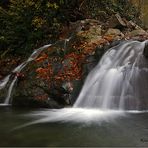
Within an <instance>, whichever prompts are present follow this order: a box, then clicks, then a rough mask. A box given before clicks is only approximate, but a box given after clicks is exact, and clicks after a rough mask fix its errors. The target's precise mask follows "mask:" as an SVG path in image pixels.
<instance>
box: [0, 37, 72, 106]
mask: <svg viewBox="0 0 148 148" xmlns="http://www.w3.org/2000/svg"><path fill="white" fill-rule="evenodd" d="M71 39H72V36H70V37H69V38H67V39H64V40H62V41H61V42H62V43H63V48H64V49H65V50H66V48H67V43H68V42H69V41H70V40H71ZM61 42H59V41H57V42H56V43H54V44H48V45H44V46H42V47H40V48H38V49H35V50H34V52H33V53H32V54H31V55H30V57H29V58H28V59H27V60H26V61H24V62H23V63H22V64H20V65H19V66H17V67H16V68H15V69H14V70H12V74H9V75H8V76H6V77H5V78H4V79H3V80H1V81H0V90H2V89H4V88H5V87H6V85H7V84H8V82H9V81H10V78H11V76H12V75H13V74H16V73H19V72H21V71H22V69H23V68H24V67H26V66H27V64H28V63H29V62H31V61H33V60H34V59H36V58H37V57H38V56H39V54H40V53H41V52H42V51H43V50H45V49H47V48H49V47H51V46H53V45H58V44H60V43H61ZM17 79H18V78H17V76H14V78H13V80H12V81H11V83H10V85H9V88H8V93H7V96H6V98H5V100H4V103H1V104H0V105H10V98H11V97H12V96H11V94H12V90H13V87H14V85H15V83H16V81H17Z"/></svg>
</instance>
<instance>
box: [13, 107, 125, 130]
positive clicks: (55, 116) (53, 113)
mask: <svg viewBox="0 0 148 148" xmlns="http://www.w3.org/2000/svg"><path fill="white" fill-rule="evenodd" d="M25 116H27V117H31V118H32V117H33V118H35V120H34V121H32V122H28V123H26V124H23V125H20V126H18V127H16V128H14V129H13V130H18V129H21V128H24V127H27V126H31V125H34V124H40V123H52V122H62V123H66V122H71V123H85V125H90V124H94V123H97V124H102V122H104V121H105V122H110V121H113V120H114V119H115V118H117V117H119V116H125V114H124V112H123V111H117V110H106V111H103V110H99V109H84V108H63V109H48V110H44V111H34V112H32V113H30V114H27V115H25Z"/></svg>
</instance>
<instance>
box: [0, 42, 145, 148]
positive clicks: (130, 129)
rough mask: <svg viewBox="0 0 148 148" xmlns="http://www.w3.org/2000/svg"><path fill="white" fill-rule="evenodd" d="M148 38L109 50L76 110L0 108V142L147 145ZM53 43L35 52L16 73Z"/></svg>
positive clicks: (2, 85) (1, 84) (1, 85)
mask: <svg viewBox="0 0 148 148" xmlns="http://www.w3.org/2000/svg"><path fill="white" fill-rule="evenodd" d="M146 42H147V41H145V42H138V41H126V42H123V43H121V44H120V45H117V46H115V47H113V48H111V49H109V50H108V51H107V52H106V53H105V54H104V56H103V57H102V58H101V60H100V62H99V63H98V64H97V65H96V67H95V68H94V69H93V70H92V71H91V72H90V73H89V75H88V77H87V79H86V81H85V83H84V85H83V88H82V90H81V92H80V94H79V97H78V98H77V100H76V102H75V104H74V106H73V107H72V108H63V109H37V110H31V111H29V110H28V109H27V110H25V111H24V110H20V109H19V110H13V108H11V107H2V106H1V107H0V119H1V121H3V122H1V123H0V132H1V136H0V146H47V147H48V146H84V147H86V146H90V147H92V146H114V147H115V146H116V147H119V146H133V147H135V146H139V147H142V146H148V137H147V129H148V126H147V125H148V124H147V123H148V110H147V109H148V101H147V100H148V99H147V97H148V91H147V90H148V61H147V60H146V59H145V58H144V56H143V49H144V47H145V43H146ZM66 45H67V40H65V42H64V47H65V48H66ZM49 46H51V45H46V46H43V47H41V48H39V49H37V50H35V51H34V52H33V54H32V55H31V56H30V57H29V58H28V60H26V61H25V62H24V63H22V64H21V65H19V66H18V67H17V68H15V69H14V70H13V72H14V73H15V72H20V71H21V70H22V69H23V68H24V67H25V66H27V64H28V63H29V62H30V61H32V60H33V59H35V58H37V57H38V55H39V54H40V53H41V51H43V50H44V49H46V48H48V47H49ZM10 80H11V74H10V75H8V76H7V77H5V78H4V79H3V80H2V81H1V82H0V90H1V89H4V88H5V87H6V85H7V83H8V82H9V81H10ZM16 81H17V77H16V76H15V77H14V78H13V79H12V80H11V83H10V85H9V88H8V93H7V96H6V99H5V103H4V104H9V103H10V102H11V100H10V98H12V90H13V89H14V87H15V83H16ZM4 104H1V105H4Z"/></svg>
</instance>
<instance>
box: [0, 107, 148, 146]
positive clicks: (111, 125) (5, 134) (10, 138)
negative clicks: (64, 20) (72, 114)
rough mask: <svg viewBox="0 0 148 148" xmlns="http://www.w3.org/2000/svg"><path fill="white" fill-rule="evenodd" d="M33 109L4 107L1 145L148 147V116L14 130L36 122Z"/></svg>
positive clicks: (0, 111) (129, 115)
mask: <svg viewBox="0 0 148 148" xmlns="http://www.w3.org/2000/svg"><path fill="white" fill-rule="evenodd" d="M30 112H32V110H29V109H25V110H24V109H12V108H11V107H0V146H90V147H92V146H118V147H119V146H133V147H134V146H139V147H142V146H148V113H127V115H126V116H119V117H118V118H116V119H114V120H111V121H110V122H106V121H104V122H102V123H101V124H97V123H91V124H87V123H73V122H52V123H49V122H47V123H38V124H34V125H30V126H27V127H24V128H20V129H17V130H12V129H14V128H15V127H18V126H20V125H22V124H25V123H27V122H30V121H33V120H34V118H33V117H31V116H29V117H28V116H24V114H28V113H30Z"/></svg>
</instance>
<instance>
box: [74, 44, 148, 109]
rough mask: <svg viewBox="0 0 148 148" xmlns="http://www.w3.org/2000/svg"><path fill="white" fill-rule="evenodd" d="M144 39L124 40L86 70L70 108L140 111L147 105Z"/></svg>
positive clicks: (147, 82) (147, 75)
mask: <svg viewBox="0 0 148 148" xmlns="http://www.w3.org/2000/svg"><path fill="white" fill-rule="evenodd" d="M144 47H145V42H138V41H128V42H124V43H122V44H121V45H118V46H116V47H113V48H111V49H109V50H108V51H107V52H106V53H105V54H104V56H103V57H102V59H101V60H100V62H99V63H98V65H97V66H96V67H95V68H94V69H93V70H92V71H91V72H90V74H89V75H88V77H87V79H86V81H85V84H84V86H83V88H82V90H81V92H80V94H79V97H78V99H77V100H76V102H75V104H74V107H83V108H99V109H117V110H119V109H120V110H141V109H146V108H147V107H148V101H147V96H148V91H146V90H147V89H148V61H147V60H146V59H145V58H144V57H143V49H144Z"/></svg>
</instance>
